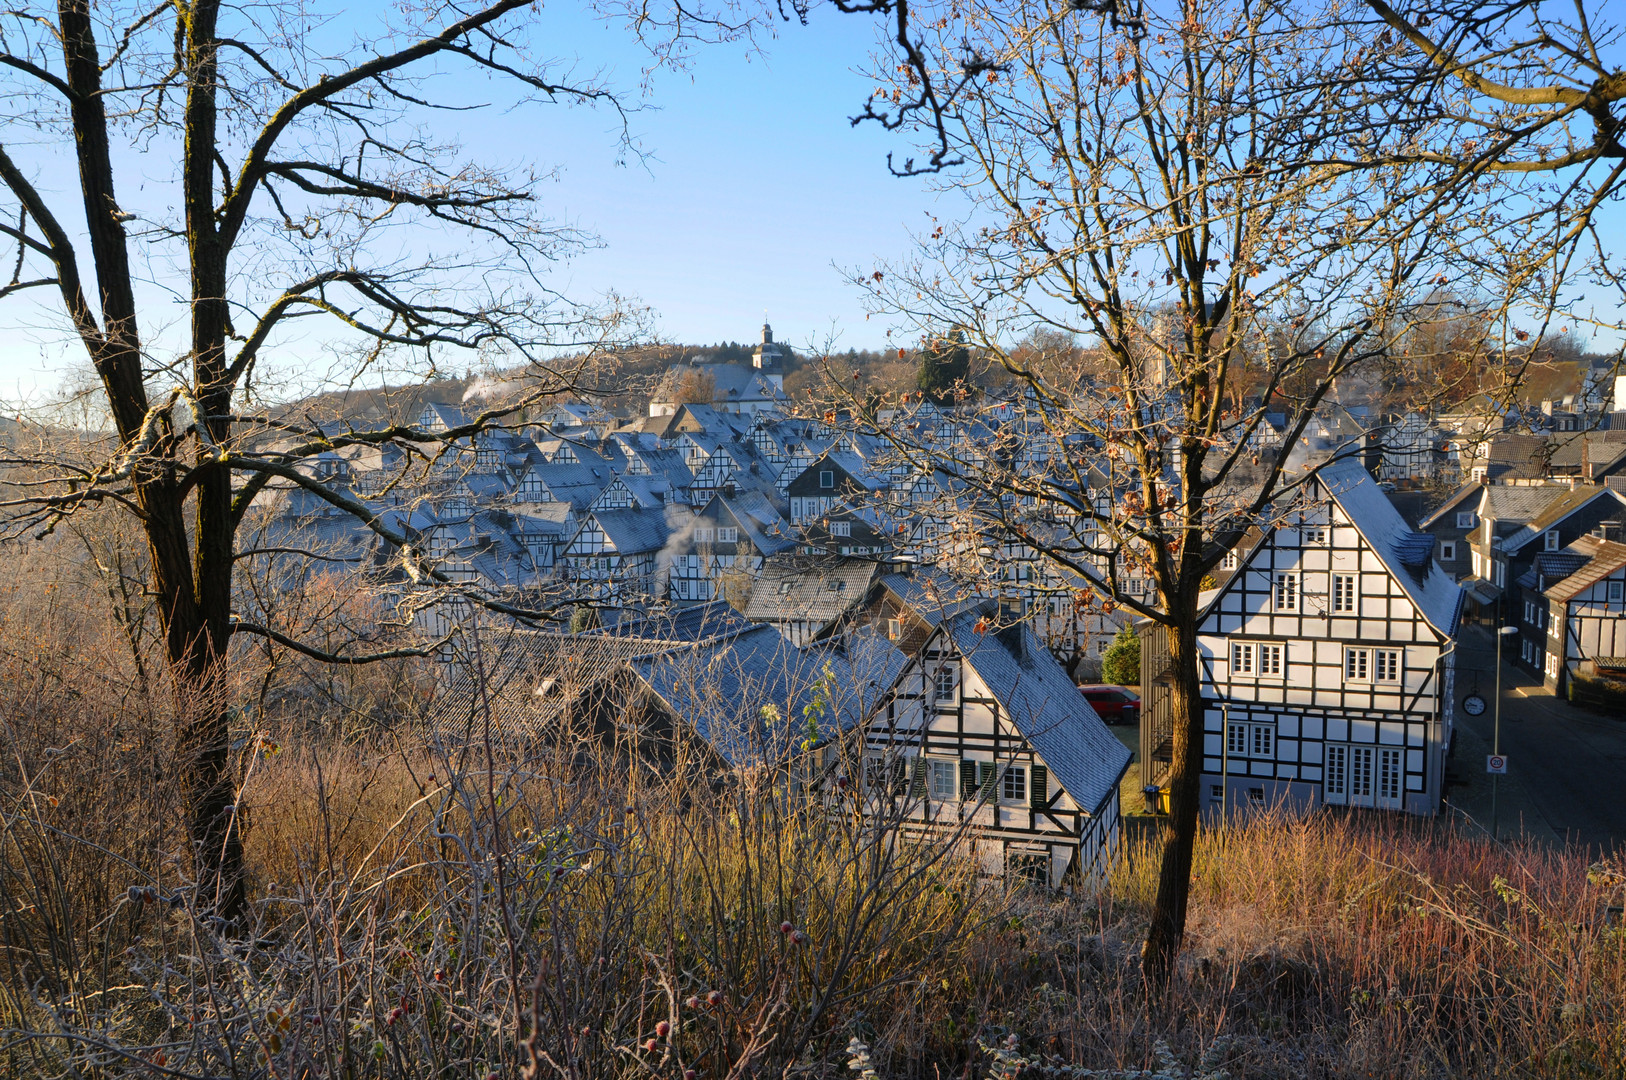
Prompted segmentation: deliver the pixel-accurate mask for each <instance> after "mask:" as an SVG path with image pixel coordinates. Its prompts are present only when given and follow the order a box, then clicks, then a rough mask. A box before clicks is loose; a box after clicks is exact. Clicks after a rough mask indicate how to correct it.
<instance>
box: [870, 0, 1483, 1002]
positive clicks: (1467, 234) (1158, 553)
mask: <svg viewBox="0 0 1626 1080" xmlns="http://www.w3.org/2000/svg"><path fill="white" fill-rule="evenodd" d="M1100 8H1101V10H1097V6H1096V5H1084V6H1083V9H1082V10H1081V6H1080V5H1078V4H1076V3H1053V4H1039V5H1033V4H1007V3H1001V2H998V0H976V2H973V3H970V4H960V5H942V6H939V7H933V8H929V9H920V8H916V9H915V11H914V16H913V19H914V21H913V24H912V25H913V28H914V30H913V33H914V34H915V35H916V36H915V37H912V38H911V39H910V40H911V42H912V43H913V45H914V47H915V49H916V50H917V51H918V53H919V54H920V55H922V56H925V57H926V58H927V63H926V64H925V68H926V69H927V71H929V72H942V71H950V72H959V73H961V75H968V74H969V75H974V76H975V77H965V78H959V79H958V81H953V80H951V81H950V83H945V84H944V86H943V87H942V88H940V89H941V91H942V92H941V93H939V95H938V97H937V98H936V105H935V106H934V107H931V108H926V107H923V108H922V110H921V111H920V113H919V115H920V116H922V117H924V116H926V115H928V114H929V115H930V116H931V118H932V119H931V121H930V122H927V121H925V120H922V121H921V126H922V128H923V129H924V134H925V136H926V138H927V139H928V141H931V140H933V139H937V138H939V137H941V138H942V139H943V140H944V142H943V144H942V145H941V146H939V147H938V149H937V150H936V151H935V152H934V153H933V155H932V158H931V160H932V161H933V162H934V163H938V164H941V165H942V166H943V167H942V169H941V171H940V172H939V176H940V182H941V183H942V185H943V186H944V187H945V188H947V189H950V190H956V191H959V192H961V193H963V194H964V195H965V196H966V198H967V202H968V205H969V207H970V209H969V210H968V211H967V212H966V213H965V214H964V216H963V219H962V220H960V221H958V222H943V223H940V225H939V226H938V227H937V228H936V229H934V231H933V232H932V233H931V234H930V235H929V236H926V237H923V238H922V241H921V243H922V249H923V250H922V254H921V256H920V257H919V258H918V259H916V260H914V261H912V262H910V263H908V264H906V265H901V266H891V267H882V268H880V269H877V270H875V271H873V272H871V273H865V274H863V275H861V276H860V277H859V279H858V280H859V281H860V282H861V283H862V284H864V285H865V286H866V287H867V288H868V289H869V291H870V293H871V295H872V296H873V298H874V301H875V304H876V307H877V308H878V309H879V310H882V311H885V312H887V313H889V314H892V315H894V316H898V315H901V316H903V317H905V318H907V319H909V320H911V321H913V322H914V323H915V324H917V325H918V326H920V327H922V328H926V329H930V328H934V327H943V326H952V325H958V326H962V327H964V328H965V329H966V332H967V333H968V335H969V337H970V340H971V342H972V343H973V344H974V345H975V346H976V347H977V348H979V349H981V350H983V351H985V352H986V353H987V354H988V355H989V356H991V357H994V358H995V359H997V360H999V361H1000V362H1001V363H1002V364H1003V366H1004V367H1005V369H1006V370H1007V371H1008V372H1009V374H1010V376H1011V378H1012V379H1013V381H1014V386H1015V392H1014V394H1012V395H1010V396H1007V397H1005V398H1003V399H1001V400H997V401H995V402H992V403H989V404H987V405H982V406H978V407H976V408H972V407H970V406H963V407H962V409H961V412H962V418H961V422H962V427H963V428H964V429H965V430H966V431H968V432H969V436H968V437H967V438H965V439H956V440H951V441H948V442H945V441H943V440H942V439H941V438H939V437H938V436H937V435H936V432H937V430H938V429H937V427H936V426H935V425H933V424H931V423H929V422H909V423H889V424H885V425H879V426H878V431H879V433H880V434H883V435H885V436H886V437H888V438H890V439H891V440H892V442H893V445H894V447H895V448H896V451H897V453H898V454H899V455H900V457H901V458H902V459H904V460H906V461H907V462H909V463H910V464H911V465H912V466H913V467H914V468H917V469H919V470H921V471H922V472H935V473H937V474H941V475H945V476H946V477H947V478H948V482H947V483H945V484H944V496H943V497H942V499H941V500H940V504H941V505H940V509H939V510H938V513H939V515H940V516H942V517H944V518H945V519H953V520H955V521H956V522H957V523H958V525H959V527H957V528H953V529H950V530H947V532H948V534H949V535H951V536H955V537H958V538H959V540H960V551H961V554H962V555H964V556H967V558H964V559H962V560H961V561H962V563H967V564H969V565H971V566H972V567H973V568H980V569H979V570H977V572H981V573H984V574H988V575H990V576H992V577H993V578H994V580H993V581H991V582H989V584H988V587H991V588H998V587H1000V584H999V578H1000V576H1001V575H1002V574H1003V575H1004V576H1005V577H1008V576H1009V575H1008V573H1005V572H1004V571H1003V570H1002V568H1000V567H998V566H994V567H990V566H989V565H988V564H989V563H990V562H991V561H992V562H997V561H998V556H999V554H1000V553H1001V552H1009V551H1011V550H1013V549H1016V550H1021V551H1025V552H1029V553H1033V554H1034V556H1035V557H1036V558H1037V561H1039V562H1040V563H1042V564H1043V565H1044V566H1046V567H1048V568H1050V569H1051V570H1052V571H1060V572H1062V573H1064V574H1070V575H1073V576H1074V577H1075V578H1076V579H1080V580H1083V581H1087V582H1095V583H1097V584H1098V587H1099V588H1100V589H1101V590H1102V591H1104V592H1106V593H1107V594H1108V595H1109V596H1110V601H1109V603H1111V604H1116V605H1122V606H1124V607H1127V608H1129V609H1130V610H1132V611H1133V612H1134V613H1135V614H1137V615H1138V616H1141V617H1144V618H1146V619H1150V620H1152V621H1153V622H1154V623H1155V624H1158V625H1159V626H1161V627H1163V628H1164V629H1165V631H1166V632H1167V634H1168V636H1169V642H1170V656H1171V663H1172V671H1171V672H1170V677H1171V678H1172V682H1173V685H1174V688H1175V689H1174V696H1173V712H1174V734H1173V765H1172V772H1171V777H1170V784H1171V788H1172V790H1171V806H1172V812H1171V814H1170V817H1169V818H1168V819H1167V822H1166V824H1165V826H1164V839H1165V844H1164V856H1163V862H1162V868H1161V874H1160V879H1159V887H1158V896H1157V902H1156V908H1155V911H1154V915H1153V920H1152V925H1151V928H1150V931H1149V934H1148V938H1147V942H1146V948H1145V952H1144V966H1145V973H1146V976H1147V979H1148V985H1149V986H1150V988H1151V990H1152V992H1153V993H1154V995H1156V994H1160V993H1161V992H1162V991H1163V989H1164V988H1165V987H1166V986H1167V984H1168V980H1169V978H1170V976H1171V973H1172V970H1173V965H1174V961H1175V957H1176V954H1177V952H1178V949H1179V945H1180V942H1181V939H1182V936H1183V932H1184V927H1185V915H1186V898H1187V893H1188V889H1189V878H1190V870H1191V860H1192V851H1193V841H1194V837H1195V834H1196V828H1197V818H1198V808H1199V802H1200V794H1199V786H1200V785H1199V780H1200V774H1201V772H1202V741H1203V734H1202V733H1203V699H1202V693H1201V686H1200V679H1199V656H1198V648H1197V642H1196V630H1197V619H1198V612H1199V594H1200V593H1202V592H1203V590H1204V589H1205V588H1206V587H1208V585H1209V584H1210V581H1211V579H1210V572H1211V571H1212V570H1214V569H1215V567H1216V566H1217V565H1218V564H1219V562H1220V560H1221V559H1222V558H1223V556H1224V555H1225V553H1226V552H1227V551H1229V550H1230V549H1231V548H1233V547H1234V546H1235V545H1236V544H1237V543H1238V542H1239V541H1240V540H1241V539H1242V537H1243V536H1244V535H1245V534H1246V533H1247V531H1248V530H1249V529H1252V528H1257V527H1260V526H1261V525H1264V524H1267V523H1269V522H1270V521H1272V520H1276V519H1278V518H1279V517H1280V516H1281V515H1283V514H1285V513H1287V512H1289V511H1290V509H1291V505H1292V500H1293V498H1294V497H1295V493H1296V490H1297V489H1298V488H1299V487H1300V486H1301V485H1302V483H1303V480H1304V478H1305V477H1307V476H1309V475H1311V473H1310V471H1309V470H1310V469H1311V468H1312V463H1311V462H1310V461H1308V460H1306V459H1305V457H1304V456H1303V455H1301V454H1298V453H1292V452H1290V451H1293V450H1295V449H1296V448H1297V447H1298V446H1299V444H1300V441H1301V438H1302V437H1303V436H1304V435H1305V432H1306V429H1307V426H1308V425H1309V423H1310V421H1311V420H1312V418H1313V417H1314V416H1315V414H1316V413H1317V411H1318V409H1321V407H1322V406H1323V405H1326V404H1330V403H1333V402H1335V401H1336V400H1337V398H1338V396H1339V392H1340V389H1344V390H1348V389H1350V388H1352V387H1353V386H1354V385H1356V384H1357V382H1358V381H1360V380H1363V379H1369V378H1372V377H1374V376H1375V373H1376V372H1377V371H1379V370H1392V369H1394V368H1395V367H1396V366H1403V365H1406V364H1415V363H1419V362H1423V361H1426V360H1427V359H1428V358H1427V357H1422V356H1419V355H1418V352H1417V349H1418V343H1419V342H1421V341H1426V340H1433V338H1430V337H1428V336H1427V335H1419V334H1417V333H1414V332H1413V331H1414V327H1415V326H1416V325H1417V324H1418V323H1419V321H1420V320H1423V319H1426V320H1427V321H1428V322H1429V323H1430V324H1431V326H1432V328H1433V329H1434V330H1435V334H1434V338H1438V337H1441V336H1442V335H1441V334H1440V333H1439V330H1440V327H1439V325H1438V324H1439V322H1440V320H1441V319H1442V318H1444V317H1445V314H1444V313H1446V312H1447V311H1449V313H1450V318H1452V319H1455V320H1457V321H1458V322H1459V324H1463V325H1466V324H1469V323H1472V324H1474V325H1477V326H1479V327H1489V328H1491V330H1492V333H1495V332H1496V331H1498V330H1500V331H1501V332H1503V333H1506V318H1507V316H1508V313H1509V309H1508V307H1507V306H1506V304H1505V303H1504V302H1503V301H1502V300H1500V299H1499V297H1501V296H1502V295H1503V293H1502V291H1501V284H1502V283H1501V282H1499V281H1497V280H1496V278H1495V275H1493V274H1490V273H1487V272H1485V271H1484V269H1483V267H1482V266H1481V265H1480V264H1479V263H1478V262H1477V261H1476V259H1475V256H1476V255H1477V254H1478V253H1479V252H1480V248H1479V247H1477V246H1476V244H1479V243H1481V242H1482V240H1483V231H1479V232H1476V231H1475V230H1474V228H1473V227H1472V226H1473V223H1474V222H1476V221H1477V220H1478V218H1477V214H1479V213H1480V212H1483V211H1484V210H1485V208H1486V207H1487V206H1488V205H1492V204H1493V201H1494V198H1495V188H1494V185H1493V184H1492V183H1490V182H1489V181H1486V180H1483V179H1481V180H1477V181H1472V182H1468V183H1464V184H1460V185H1456V186H1451V185H1442V184H1441V181H1442V179H1444V178H1446V177H1448V176H1453V175H1456V172H1455V170H1454V167H1453V165H1452V164H1450V163H1446V162H1426V161H1419V162H1413V163H1410V164H1408V165H1407V167H1405V168H1397V169H1388V170H1382V169H1371V168H1365V167H1363V166H1361V165H1359V164H1356V163H1354V162H1353V161H1352V158H1353V157H1354V155H1353V154H1352V153H1351V147H1352V144H1351V137H1352V133H1355V134H1357V135H1358V132H1359V131H1360V130H1361V129H1362V126H1361V118H1360V116H1359V115H1352V114H1351V113H1350V107H1351V104H1350V96H1351V95H1350V92H1349V89H1350V83H1349V80H1348V77H1347V74H1348V72H1349V70H1350V68H1351V65H1352V64H1358V63H1361V62H1363V61H1362V58H1363V57H1364V56H1366V55H1367V53H1366V50H1368V49H1370V48H1372V47H1373V46H1374V40H1373V39H1374V37H1375V36H1376V34H1377V33H1378V30H1377V29H1376V28H1374V27H1368V28H1367V30H1368V33H1367V34H1366V35H1365V36H1362V35H1361V34H1351V33H1350V32H1349V27H1348V26H1347V25H1346V24H1344V23H1341V22H1339V21H1338V20H1337V19H1335V18H1333V17H1332V14H1331V13H1330V12H1325V13H1322V18H1321V19H1320V21H1307V20H1306V16H1305V13H1304V12H1303V11H1301V10H1298V9H1296V8H1294V7H1293V6H1291V5H1287V4H1275V3H1264V4H1253V3H1249V4H1242V3H1230V2H1227V0H1186V2H1184V3H1181V4H1179V5H1177V6H1174V7H1162V6H1157V5H1150V4H1140V3H1112V4H1109V5H1100ZM1312 14H1313V13H1312ZM896 70H898V71H899V72H901V74H899V75H898V76H897V80H896V83H895V85H894V86H893V87H892V89H891V90H890V91H889V97H890V100H891V101H893V102H906V101H909V100H916V101H918V100H920V98H919V95H920V93H921V91H920V88H919V80H920V79H921V78H922V77H923V74H924V73H923V72H922V70H921V69H919V68H917V67H915V66H911V65H910V64H908V63H905V64H903V65H901V66H900V67H899V68H898V69H896ZM938 121H940V122H941V123H940V124H939V123H938ZM1445 123H1446V121H1444V120H1441V121H1439V124H1440V125H1441V126H1443V125H1444V124H1445ZM1439 130H1440V129H1439V128H1436V127H1429V126H1427V125H1422V126H1419V128H1418V129H1417V132H1416V133H1417V134H1419V135H1422V136H1430V137H1432V136H1434V135H1436V134H1438V133H1439ZM954 162H961V163H963V164H961V165H959V166H954V165H953V163H954ZM1419 206H1423V207H1426V210H1419V209H1418V208H1419ZM1447 283H1450V284H1451V285H1453V286H1454V288H1455V289H1456V290H1457V294H1458V295H1459V296H1466V297H1469V298H1471V300H1470V301H1469V302H1466V303H1463V304H1460V305H1456V306H1453V307H1450V308H1449V309H1448V308H1447V307H1446V306H1445V305H1442V304H1441V303H1439V302H1438V290H1440V289H1441V288H1442V287H1443V286H1444V285H1445V284H1447ZM1041 330H1042V331H1045V332H1046V333H1044V334H1040V335H1038V336H1037V338H1036V337H1034V336H1033V335H1034V332H1035V331H1041ZM1024 335H1028V336H1027V338H1026V340H1025V341H1022V342H1021V344H1020V346H1019V347H1017V346H1013V345H1012V342H1013V341H1016V340H1017V339H1021V338H1023V336H1024ZM1443 336H1445V337H1449V336H1450V335H1443ZM1075 340H1076V341H1078V342H1079V343H1080V344H1079V346H1075V345H1074V344H1073V342H1074V341H1075ZM1047 341H1048V342H1050V347H1048V348H1047V347H1046V345H1045V343H1046V342H1047ZM1036 345H1037V348H1036V347H1035V346H1036ZM1436 370H1440V371H1445V370H1447V369H1446V368H1445V367H1444V366H1438V367H1437V368H1436ZM905 413H906V414H907V408H906V409H905ZM1278 418H1279V419H1278ZM1344 449H1345V452H1346V453H1347V452H1348V451H1349V449H1350V448H1349V447H1347V446H1346V447H1345V448H1344ZM1301 465H1303V466H1304V467H1303V468H1300V466H1301ZM979 547H980V548H981V550H980V551H979V550H978V549H979ZM990 556H992V558H990Z"/></svg>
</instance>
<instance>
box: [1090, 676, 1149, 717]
mask: <svg viewBox="0 0 1626 1080" xmlns="http://www.w3.org/2000/svg"><path fill="white" fill-rule="evenodd" d="M1078 692H1079V693H1081V694H1083V695H1084V700H1085V701H1088V702H1089V703H1090V707H1091V708H1093V709H1094V710H1095V714H1096V715H1097V716H1099V717H1100V718H1101V719H1102V720H1105V721H1106V722H1107V723H1109V724H1138V723H1140V695H1139V694H1137V693H1135V691H1133V690H1131V689H1129V687H1127V686H1111V685H1109V684H1106V683H1099V684H1095V685H1091V686H1081V687H1079V688H1078Z"/></svg>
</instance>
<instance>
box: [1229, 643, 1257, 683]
mask: <svg viewBox="0 0 1626 1080" xmlns="http://www.w3.org/2000/svg"><path fill="white" fill-rule="evenodd" d="M1231 674H1232V676H1236V675H1252V674H1253V645H1252V643H1251V642H1232V643H1231Z"/></svg>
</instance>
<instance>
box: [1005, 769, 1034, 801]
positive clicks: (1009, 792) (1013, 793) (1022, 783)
mask: <svg viewBox="0 0 1626 1080" xmlns="http://www.w3.org/2000/svg"><path fill="white" fill-rule="evenodd" d="M999 795H1000V798H1002V799H1004V800H1005V801H1006V802H1022V801H1024V800H1025V799H1026V798H1027V797H1028V771H1027V769H1026V768H1025V767H1023V766H1021V765H1007V766H1005V775H1004V776H1003V777H1001V779H1000V784H999Z"/></svg>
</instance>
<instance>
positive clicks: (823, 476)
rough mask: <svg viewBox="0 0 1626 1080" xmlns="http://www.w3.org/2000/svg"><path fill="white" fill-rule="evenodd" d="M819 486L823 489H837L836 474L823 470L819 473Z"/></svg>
mask: <svg viewBox="0 0 1626 1080" xmlns="http://www.w3.org/2000/svg"><path fill="white" fill-rule="evenodd" d="M819 486H820V487H821V488H833V487H835V486H836V474H835V473H833V472H831V471H830V470H829V469H823V470H821V471H820V472H819Z"/></svg>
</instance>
